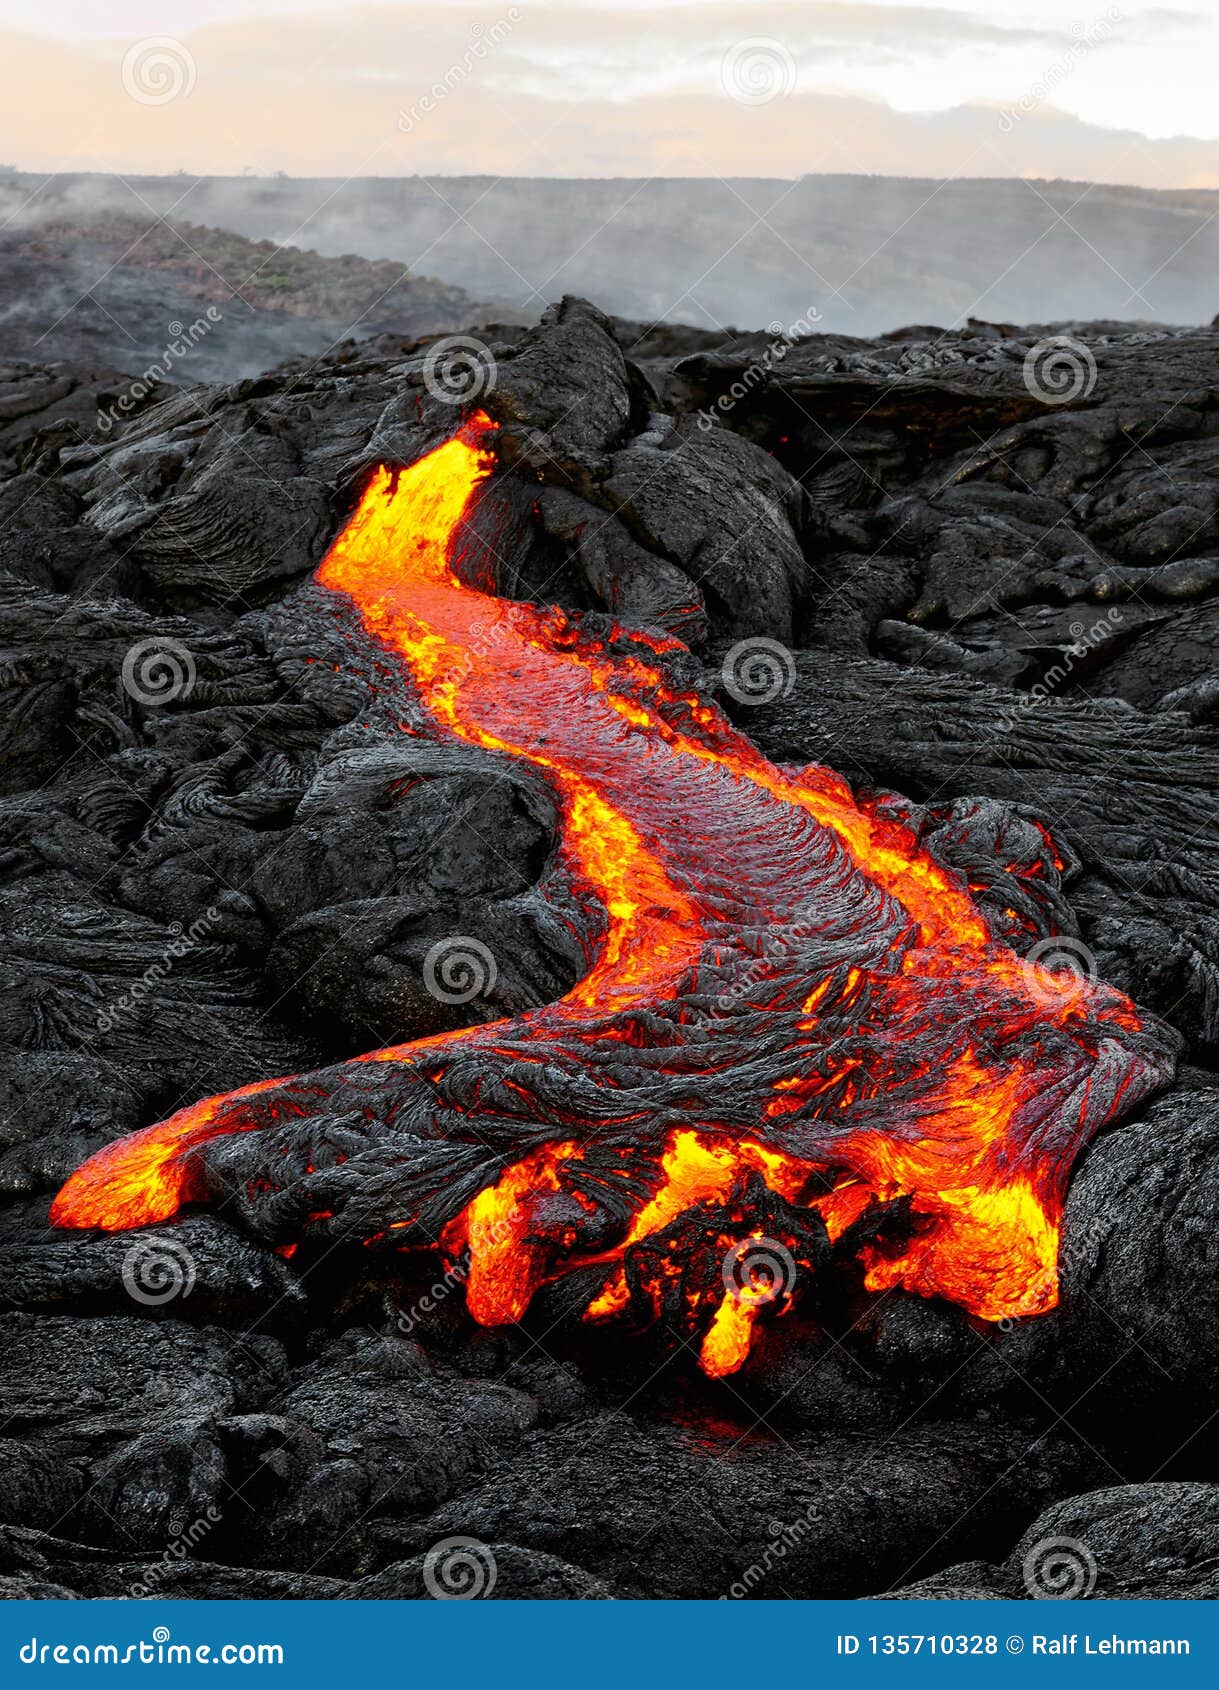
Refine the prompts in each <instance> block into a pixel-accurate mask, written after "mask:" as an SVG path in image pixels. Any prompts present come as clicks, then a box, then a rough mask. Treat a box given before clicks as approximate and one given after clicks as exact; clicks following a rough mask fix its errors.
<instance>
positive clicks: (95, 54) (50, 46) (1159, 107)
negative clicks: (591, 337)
mask: <svg viewBox="0 0 1219 1690" xmlns="http://www.w3.org/2000/svg"><path fill="white" fill-rule="evenodd" d="M479 30H481V34H479V33H477V32H478V31H479ZM150 37H156V38H165V39H166V40H167V41H168V42H169V44H170V46H169V51H170V53H171V55H172V56H173V57H174V58H175V59H176V61H177V63H178V70H179V75H180V79H181V84H182V85H181V88H180V90H179V93H178V94H177V95H176V96H175V97H173V98H169V99H165V100H161V99H159V98H153V99H144V100H141V99H140V98H133V96H132V91H131V88H130V86H129V85H128V86H125V85H124V64H125V62H127V61H129V59H130V57H131V54H132V53H133V52H134V51H135V50H136V49H137V47H138V46H139V44H140V43H142V42H146V41H147V39H148V38H150ZM759 39H760V41H761V46H760V48H756V49H755V51H758V52H760V53H761V56H762V57H761V63H762V70H763V73H764V74H773V75H774V76H776V77H777V78H779V80H780V81H781V82H782V84H783V86H782V88H781V90H780V91H779V92H778V93H776V94H775V95H774V97H772V98H769V99H763V100H756V101H755V100H752V99H744V100H741V99H736V98H731V97H729V96H730V93H731V90H729V92H726V91H725V82H724V68H723V67H724V64H725V61H726V56H728V55H731V54H732V53H733V52H735V51H736V50H737V46H738V44H739V43H741V42H743V41H755V42H757V41H758V40H759ZM475 42H477V43H479V44H480V45H481V50H473V48H472V43H475ZM0 52H2V53H3V65H4V69H3V71H0V86H2V87H3V92H4V99H3V103H2V104H0V160H3V161H4V162H6V163H10V164H13V165H16V166H17V167H18V168H21V169H33V170H52V171H65V170H110V171H120V172H141V173H149V174H160V173H168V172H172V171H175V170H179V169H183V170H186V171H188V172H192V173H201V174H239V173H241V172H243V171H253V172H255V173H259V174H263V173H271V172H274V171H276V170H283V171H285V172H287V173H288V174H292V175H297V174H300V175H305V174H307V175H327V176H340V177H342V176H347V175H362V174H367V175H402V174H411V173H414V172H419V173H427V174H463V173H469V174H481V173H489V174H495V175H512V174H522V175H555V176H565V175H572V176H582V175H598V176H600V175H621V176H636V175H661V176H664V175H774V176H794V175H799V174H802V173H803V172H805V171H818V170H842V171H868V172H875V173H882V174H895V175H931V176H940V175H957V174H960V175H973V176H1001V175H1009V176H1021V175H1023V176H1063V177H1071V178H1074V179H1079V180H1098V181H1106V182H1128V183H1131V184H1135V185H1139V184H1141V185H1145V186H1158V187H1170V186H1176V187H1216V186H1219V104H1217V103H1216V101H1215V99H1214V94H1213V90H1214V85H1215V81H1216V72H1219V0H1166V3H1165V4H1162V5H1159V4H1133V3H1129V0H1128V3H1124V4H1119V3H1117V0H1065V4H1064V3H1062V0H1060V3H1058V4H1051V3H1048V0H1016V4H1015V5H1012V4H1010V3H1009V0H930V3H928V0H883V3H882V0H837V3H823V4H817V3H812V4H807V3H802V4H794V3H792V0H666V3H664V4H659V5H658V4H651V3H648V0H614V3H613V4H610V3H605V4H600V3H597V4H593V3H590V0H584V3H583V4H567V5H559V4H557V3H556V0H503V3H500V0H491V3H490V4H486V3H483V4H467V3H465V0H446V3H443V4H437V3H432V4H422V5H415V4H404V5H382V6H375V5H369V6H359V5H350V4H342V3H339V0H57V4H56V6H55V8H54V9H53V10H48V8H47V7H46V5H45V0H42V3H41V4H39V3H37V0H6V6H5V16H4V23H3V25H2V26H0ZM437 84H441V85H443V86H444V92H443V94H442V95H441V97H440V99H439V100H438V101H434V100H431V97H430V95H429V90H430V89H432V88H433V87H434V86H435V85H437ZM153 92H154V93H156V92H157V90H156V88H154V90H153ZM421 102H422V105H421ZM429 102H430V103H429ZM404 112H405V113H407V114H409V122H408V123H406V124H405V126H404V123H403V121H402V114H403V113H404Z"/></svg>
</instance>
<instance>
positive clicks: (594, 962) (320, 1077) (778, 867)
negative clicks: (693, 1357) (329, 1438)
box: [51, 413, 1176, 1375]
mask: <svg viewBox="0 0 1219 1690" xmlns="http://www.w3.org/2000/svg"><path fill="white" fill-rule="evenodd" d="M493 443H494V425H492V424H491V423H490V421H489V419H488V418H487V417H486V416H485V415H483V414H481V413H479V414H477V415H475V416H473V417H471V418H470V419H468V420H467V422H466V423H465V424H464V425H463V426H462V427H461V429H460V430H459V431H458V433H457V434H456V435H455V437H454V438H452V439H451V440H449V441H447V442H446V443H444V444H442V445H440V446H439V447H437V448H436V449H435V450H434V451H432V452H430V453H429V454H428V455H427V456H426V457H424V458H422V459H421V460H420V461H418V462H417V463H415V464H414V465H413V466H412V467H410V468H409V469H406V470H396V471H394V470H389V469H380V470H378V471H377V472H376V473H375V474H374V475H373V476H372V478H371V481H370V483H369V485H368V486H367V488H366V490H365V492H364V494H363V497H362V498H361V500H360V502H359V505H358V507H357V509H356V510H355V512H354V514H353V515H352V517H351V519H350V520H349V522H348V523H347V525H346V527H345V529H344V530H343V532H342V533H341V534H340V535H339V537H338V538H337V539H336V541H335V542H334V544H333V546H332V547H331V549H330V551H329V553H328V554H327V556H326V558H325V559H324V560H323V562H322V564H321V566H320V567H319V569H318V571H317V573H316V576H315V578H314V581H313V582H312V583H311V584H310V585H309V586H308V587H307V588H305V589H304V590H303V595H302V598H301V601H300V606H299V613H300V615H301V616H302V617H304V618H305V620H306V622H307V621H308V619H309V618H310V617H314V618H316V619H317V623H316V625H317V626H318V628H319V629H321V627H322V625H323V623H325V626H326V628H327V630H328V631H329V633H330V634H331V635H333V634H334V630H336V629H337V630H338V631H339V633H338V637H340V638H341V639H342V641H343V649H344V651H345V653H346V657H345V663H346V666H347V667H348V668H349V669H350V672H351V674H352V675H354V676H357V677H358V678H360V679H361V680H362V681H363V682H364V683H365V684H366V686H367V688H368V697H369V707H368V721H367V724H366V725H367V727H368V728H369V730H370V738H377V739H378V743H382V742H388V743H390V744H391V745H393V744H397V745H398V746H399V747H400V750H401V754H402V755H403V757H415V758H418V757H419V755H420V747H421V746H422V747H424V748H425V749H428V748H430V750H431V754H432V755H433V756H436V755H440V754H441V753H442V752H443V754H444V755H447V756H450V757H451V756H452V755H453V754H454V751H455V750H456V751H460V753H461V754H462V755H467V756H471V757H476V758H477V759H478V766H480V767H483V768H486V767H487V766H488V764H489V761H493V762H496V763H497V764H498V765H500V766H504V767H507V768H508V769H510V770H511V771H512V772H513V774H514V778H515V777H518V776H519V777H520V778H522V779H526V778H527V779H530V780H532V781H534V783H535V784H536V785H540V786H543V787H544V788H545V790H546V791H547V792H548V793H549V794H550V795H551V796H552V798H553V801H554V803H555V805H556V808H557V812H558V815H559V818H560V834H559V843H558V845H557V848H556V852H555V855H554V859H553V861H552V862H551V864H550V865H549V867H548V869H547V871H546V874H545V876H544V877H543V882H542V892H543V894H544V897H545V900H546V905H547V908H548V910H549V911H550V914H551V916H552V917H553V919H554V920H555V921H559V922H564V923H566V924H567V926H568V927H569V928H570V929H571V930H572V931H574V932H576V933H577V934H578V935H579V937H580V943H581V945H582V954H583V955H584V957H585V971H584V973H583V976H582V978H581V979H580V980H579V982H578V984H577V985H576V986H575V987H574V988H573V989H572V990H571V991H570V992H568V994H567V995H566V996H565V997H564V998H562V999H561V1000H559V1001H557V1002H554V1003H551V1004H548V1005H545V1006H542V1007H539V1008H536V1009H531V1010H528V1011H526V1012H523V1013H521V1014H518V1015H514V1016H512V1017H510V1018H505V1019H501V1020H496V1021H490V1022H487V1023H485V1024H483V1025H480V1026H475V1027H468V1028H463V1029H460V1030H457V1031H451V1032H446V1033H441V1034H434V1035H431V1036H429V1037H426V1038H419V1039H415V1040H412V1041H410V1042H408V1043H404V1044H397V1045H392V1046H389V1047H387V1048H383V1049H379V1050H375V1051H371V1052H369V1053H368V1054H367V1055H365V1056H361V1057H358V1058H356V1059H354V1060H352V1061H348V1062H341V1063H337V1064H335V1065H333V1066H332V1067H329V1068H325V1069H321V1070H318V1071H317V1072H313V1073H307V1074H301V1075H294V1076H288V1077H285V1078H281V1079H276V1080H267V1081H263V1082H260V1083H258V1084H257V1085H253V1086H245V1087H243V1088H241V1089H240V1090H237V1091H233V1092H229V1093H225V1094H222V1095H220V1096H216V1097H210V1098H207V1099H205V1100H204V1101H202V1102H200V1103H196V1104H193V1105H191V1106H190V1107H188V1108H185V1109H182V1110H180V1111H179V1112H178V1113H176V1114H174V1115H172V1116H170V1117H169V1118H168V1119H167V1120H165V1121H162V1122H160V1123H158V1124H157V1125H155V1126H151V1127H148V1128H147V1129H145V1130H144V1131H141V1132H137V1133H135V1134H133V1135H132V1136H130V1137H128V1138H125V1139H122V1140H120V1141H118V1142H117V1143H114V1144H111V1145H109V1146H107V1147H105V1148H103V1149H102V1150H100V1151H98V1152H97V1153H96V1154H95V1155H94V1156H92V1157H91V1158H90V1159H89V1160H88V1161H87V1162H85V1163H84V1165H83V1166H82V1167H81V1168H79V1169H78V1170H77V1172H76V1173H74V1174H73V1175H72V1177H71V1178H70V1179H69V1180H68V1181H67V1183H66V1184H65V1185H64V1187H63V1188H62V1190H61V1191H60V1192H59V1194H58V1196H57V1197H56V1199H55V1201H54V1204H53V1207H52V1211H51V1215H52V1220H53V1221H54V1223H55V1224H56V1225H58V1226H61V1227H97V1228H102V1229H105V1230H121V1229H124V1228H129V1227H137V1226H143V1225H147V1224H150V1223H155V1222H161V1221H164V1220H166V1219H167V1218H168V1217H169V1216H171V1215H173V1214H174V1213H176V1212H177V1210H178V1209H179V1208H180V1207H181V1206H182V1205H183V1204H185V1203H189V1202H215V1203H220V1202H223V1203H224V1204H225V1207H226V1211H227V1212H228V1213H230V1214H232V1215H234V1217H235V1218H236V1219H237V1220H238V1222H239V1223H240V1224H243V1225H244V1226H246V1227H247V1228H248V1229H249V1230H250V1231H251V1232H253V1233H255V1234H256V1235H258V1236H261V1237H264V1238H267V1239H269V1240H270V1241H272V1242H275V1243H277V1244H280V1245H287V1244H289V1243H293V1242H296V1241H298V1240H299V1239H301V1238H302V1237H304V1236H306V1235H312V1234H319V1235H321V1236H323V1237H347V1238H351V1237H355V1238H362V1239H364V1240H365V1241H366V1242H369V1243H371V1244H376V1245H385V1246H388V1247H399V1248H412V1249H413V1248H430V1249H439V1250H441V1251H442V1252H443V1253H445V1254H446V1255H447V1256H448V1257H450V1258H451V1259H452V1260H453V1261H454V1262H457V1263H460V1264H461V1272H462V1274H463V1276H464V1277H465V1281H466V1299H467V1303H468V1307H469V1310H470V1312H471V1314H472V1315H473V1316H474V1318H475V1319H476V1320H478V1321H480V1322H482V1323H484V1324H497V1323H504V1322H509V1321H513V1320H517V1319H519V1318H521V1316H523V1314H524V1313H525V1310H526V1309H527V1308H528V1306H529V1304H530V1301H531V1300H532V1298H533V1297H534V1295H535V1293H536V1292H537V1291H538V1290H539V1288H540V1287H542V1286H543V1285H546V1284H548V1283H550V1282H552V1281H555V1280H557V1279H559V1278H561V1277H564V1276H567V1275H572V1274H578V1275H579V1276H580V1278H579V1282H578V1291H579V1299H580V1300H578V1302H577V1307H583V1308H584V1309H585V1318H586V1319H587V1320H588V1321H590V1322H615V1321H617V1322H626V1323H628V1324H629V1323H632V1322H633V1323H635V1324H636V1325H643V1324H646V1323H648V1322H655V1321H657V1320H660V1321H664V1322H667V1323H668V1324H669V1325H670V1326H671V1327H672V1328H673V1329H674V1330H675V1331H677V1332H679V1333H681V1334H682V1335H684V1336H689V1337H691V1338H693V1339H694V1340H696V1341H697V1343H698V1345H699V1354H700V1360H701V1364H702V1366H703V1368H704V1369H705V1371H707V1372H708V1373H710V1374H712V1375H722V1374H726V1373H730V1372H732V1371H733V1370H735V1369H736V1368H738V1367H739V1366H740V1365H741V1364H742V1362H743V1361H744V1360H745V1358H746V1356H747V1354H748V1351H749V1345H750V1339H751V1334H752V1332H753V1329H754V1327H755V1325H756V1323H757V1322H758V1321H759V1320H773V1319H776V1318H779V1317H781V1316H783V1315H784V1314H786V1313H787V1312H788V1311H789V1310H791V1309H792V1308H793V1307H794V1306H795V1305H796V1304H797V1302H798V1301H799V1299H800V1298H801V1297H802V1296H803V1295H804V1293H805V1292H806V1291H807V1289H808V1288H809V1287H810V1286H812V1285H814V1284H815V1283H816V1281H817V1275H818V1271H819V1270H820V1269H821V1268H823V1267H824V1264H825V1263H826V1261H827V1260H828V1259H829V1255H830V1254H831V1253H834V1252H839V1253H840V1252H841V1251H842V1250H843V1249H844V1248H845V1249H847V1250H848V1251H849V1252H853V1258H852V1259H856V1258H857V1260H858V1263H859V1271H860V1273H861V1274H862V1276H863V1281H864V1284H865V1286H866V1287H867V1288H868V1289H869V1290H872V1291H883V1290H886V1289H888V1288H890V1287H902V1288H904V1289H905V1290H907V1291H909V1292H913V1293H916V1294H918V1295H920V1296H925V1297H944V1298H948V1299H951V1300H952V1301H953V1302H955V1303H958V1304H960V1305H961V1306H962V1307H963V1308H964V1309H966V1310H968V1311H969V1312H970V1313H971V1314H972V1315H974V1316H976V1317H978V1318H979V1319H981V1320H984V1321H997V1320H1000V1319H1003V1318H1005V1317H1011V1316H1016V1315H1031V1314H1038V1313H1041V1312H1044V1311H1045V1310H1048V1309H1050V1308H1052V1307H1053V1306H1054V1304H1055V1303H1056V1301H1057V1295H1058V1276H1057V1260H1058V1236H1059V1224H1060V1219H1061V1214H1062V1208H1063V1202H1064V1197H1065V1191H1066V1186H1067V1182H1068V1178H1069V1175H1070V1170H1071V1167H1072V1163H1073V1161H1074V1159H1075V1157H1076V1155H1077V1154H1078V1152H1079V1150H1080V1148H1081V1146H1082V1145H1083V1144H1084V1143H1086V1141H1087V1140H1088V1139H1089V1137H1090V1136H1091V1135H1092V1134H1093V1133H1094V1132H1095V1131H1096V1130H1097V1129H1098V1128H1099V1127H1100V1126H1101V1125H1103V1124H1104V1123H1106V1122H1107V1121H1109V1120H1111V1119H1113V1118H1114V1117H1115V1115H1117V1114H1118V1113H1119V1112H1124V1111H1127V1110H1129V1109H1130V1108H1131V1107H1133V1106H1134V1105H1135V1104H1136V1103H1137V1102H1138V1101H1139V1100H1140V1099H1142V1098H1143V1097H1145V1096H1146V1095H1147V1094H1148V1093H1149V1092H1150V1091H1151V1090H1153V1089H1155V1088H1156V1087H1158V1086H1160V1085H1162V1084H1163V1083H1164V1082H1165V1081H1167V1080H1168V1079H1169V1078H1170V1077H1171V1074H1172V1071H1173V1066H1174V1061H1175V1054H1176V1039H1175V1035H1173V1034H1172V1033H1171V1032H1169V1031H1168V1030H1167V1029H1166V1028H1164V1027H1163V1026H1162V1025H1161V1024H1160V1023H1158V1022H1156V1021H1154V1020H1153V1019H1151V1018H1150V1017H1144V1016H1142V1015H1141V1014H1140V1013H1139V1012H1138V1011H1137V1010H1136V1008H1135V1007H1134V1005H1133V1004H1132V1003H1131V1002H1130V1001H1129V999H1127V998H1126V997H1125V996H1124V995H1122V994H1121V993H1119V992H1117V991H1115V990H1113V989H1111V988H1110V987H1108V986H1106V985H1105V984H1103V983H1101V982H1098V981H1095V980H1092V979H1090V978H1087V977H1084V976H1081V975H1076V974H1072V973H1063V974H1052V975H1051V976H1049V977H1048V980H1047V976H1046V975H1045V973H1044V971H1042V970H1039V969H1037V968H1034V967H1033V966H1031V965H1030V963H1028V962H1027V961H1025V960H1023V959H1022V958H1021V957H1020V956H1018V955H1017V954H1016V952H1015V951H1014V950H1012V949H1011V948H1009V946H1008V945H1007V944H1006V943H1005V942H1003V941H1002V940H1001V939H1000V938H999V937H998V935H997V932H996V930H995V926H994V922H993V919H992V918H991V917H990V916H988V915H987V914H986V913H985V912H984V910H983V909H982V907H981V906H980V905H979V903H978V902H976V901H975V899H974V897H973V896H972V895H971V892H970V889H969V887H968V886H967V885H966V883H965V881H964V880H963V878H962V877H961V876H960V875H959V874H958V873H957V872H956V871H954V870H953V869H952V868H950V867H948V866H945V865H943V864H942V863H940V862H939V861H937V860H936V859H935V858H934V857H933V856H932V855H930V854H929V852H928V851H927V850H925V849H924V848H923V847H922V846H921V845H920V844H919V842H918V840H917V838H916V836H915V833H914V830H913V828H912V827H911V826H910V825H909V824H908V823H907V822H905V821H903V820H902V819H901V817H900V810H896V811H895V807H894V806H893V805H889V806H886V805H885V804H883V803H881V802H877V803H871V804H870V803H868V802H865V801H861V800H857V799H856V797H855V796H853V794H852V792H851V791H850V789H849V788H848V787H847V785H846V784H845V782H844V781H843V780H841V779H840V778H839V777H838V776H837V775H835V774H834V773H833V772H832V771H830V770H828V769H825V768H821V767H817V766H810V767H807V768H803V769H801V770H799V771H792V770H789V769H784V768H780V767H778V766H776V765H774V764H772V763H770V762H768V761H767V760H766V759H765V758H764V757H763V756H762V755H761V754H760V753H759V752H758V751H757V750H756V748H755V747H754V746H753V745H751V744H750V742H749V741H748V740H747V739H746V738H745V737H744V736H743V735H741V734H740V733H739V732H737V731H736V730H735V729H734V728H733V727H732V726H731V724H730V723H729V722H728V720H727V719H726V718H725V717H724V716H723V715H722V714H721V712H720V711H719V710H718V709H716V708H715V707H713V706H711V705H710V704H708V703H707V702H705V701H704V700H703V699H702V698H700V697H699V696H697V695H694V694H691V693H687V692H682V691H680V690H675V689H674V688H673V687H672V685H671V684H670V683H669V681H668V680H667V674H668V671H667V670H666V666H665V664H666V651H667V649H668V648H676V647H677V642H676V641H673V640H668V639H657V638H654V637H650V636H647V635H644V634H641V633H636V634H632V633H630V632H629V631H626V630H623V629H620V628H617V627H615V626H611V625H610V624H609V623H608V619H606V618H604V617H595V616H584V617H581V616H578V615H575V614H567V613H564V612H562V611H560V610H557V609H549V610H546V609H539V608H537V607H535V606H532V605H528V604H521V603H516V602H513V601H511V600H507V599H504V598H500V597H497V596H495V595H493V594H491V593H489V592H485V591H482V590H480V589H479V588H478V587H475V586H473V585H471V584H469V583H468V582H467V580H466V579H464V578H463V569H464V570H465V572H466V573H467V574H468V573H469V570H468V568H467V567H466V560H465V559H464V550H465V545H466V542H465V539H464V536H466V535H467V534H468V532H469V527H470V522H471V519H472V517H473V516H474V515H475V514H476V513H477V511H478V507H479V502H480V500H482V499H483V498H484V497H485V489H484V486H483V484H484V483H485V482H486V480H487V478H488V476H490V475H491V474H492V472H493V469H494V464H495V458H494V449H493ZM319 638H320V635H319ZM378 736H379V737H378ZM446 748H447V749H446ZM425 761H426V760H425ZM1052 858H1053V852H1052V849H1051V848H1050V847H1049V845H1048V843H1047V860H1046V862H1044V863H1035V864H1031V865H1029V864H1026V865H1023V866H1022V865H1019V864H1013V865H1010V868H1011V871H1012V872H1024V873H1026V875H1028V876H1034V875H1035V874H1037V873H1045V874H1051V873H1052V872H1053V867H1052ZM472 960H473V962H474V963H475V964H477V961H478V957H477V955H475V956H474V957H473V959H472ZM1047 986H1048V989H1047ZM852 1240H856V1241H857V1242H856V1243H852Z"/></svg>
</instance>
